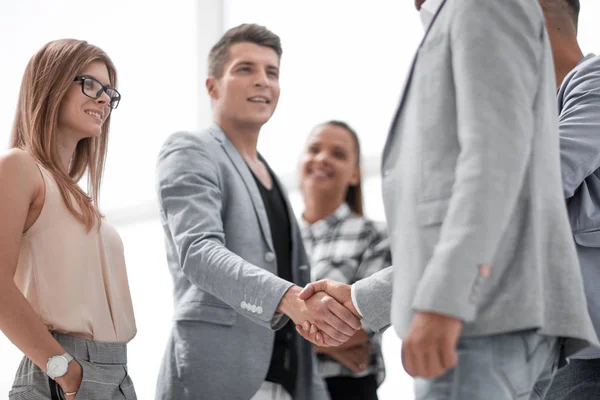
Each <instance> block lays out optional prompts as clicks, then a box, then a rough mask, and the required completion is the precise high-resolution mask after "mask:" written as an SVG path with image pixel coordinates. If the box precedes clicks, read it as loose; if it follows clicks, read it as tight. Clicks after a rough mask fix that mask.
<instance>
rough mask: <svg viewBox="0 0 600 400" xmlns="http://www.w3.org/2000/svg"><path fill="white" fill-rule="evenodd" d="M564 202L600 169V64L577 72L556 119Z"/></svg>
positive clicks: (570, 82) (593, 64)
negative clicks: (558, 133)
mask: <svg viewBox="0 0 600 400" xmlns="http://www.w3.org/2000/svg"><path fill="white" fill-rule="evenodd" d="M558 128H559V132H560V160H561V169H562V178H563V189H564V196H565V199H569V198H571V197H573V195H574V194H575V191H576V190H577V188H579V186H580V185H581V184H582V183H583V181H584V180H585V178H587V177H588V176H590V175H591V174H592V173H593V172H594V171H596V170H597V169H598V168H600V63H598V62H595V63H589V64H585V65H584V66H582V67H581V69H579V70H578V71H577V72H576V73H575V75H573V77H572V78H571V79H570V81H569V82H568V84H567V87H566V89H565V93H564V98H563V102H562V110H561V112H560V115H559V118H558Z"/></svg>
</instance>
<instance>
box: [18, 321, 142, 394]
mask: <svg viewBox="0 0 600 400" xmlns="http://www.w3.org/2000/svg"><path fill="white" fill-rule="evenodd" d="M52 335H53V336H54V337H55V338H56V340H58V342H59V343H60V344H61V345H62V346H63V347H64V348H65V350H66V351H67V352H68V353H69V354H71V355H72V356H73V357H74V358H75V360H77V362H79V364H80V365H81V368H82V370H83V379H82V381H81V386H80V388H79V390H78V391H77V395H76V396H75V400H137V396H136V394H135V389H134V388H133V382H132V381H131V378H130V377H129V375H128V374H127V345H126V344H125V343H109V342H94V341H91V340H86V339H83V338H78V337H74V336H69V335H63V334H60V333H56V332H53V333H52ZM8 398H9V400H46V399H48V400H60V399H63V396H62V391H61V390H60V387H59V386H58V385H57V384H56V383H55V382H54V381H52V380H51V379H50V378H48V376H47V375H46V374H45V373H44V372H43V371H42V370H41V369H40V368H38V367H37V366H36V365H35V364H34V363H33V362H31V360H29V359H28V358H27V357H23V360H22V361H21V365H20V366H19V369H18V370H17V374H16V376H15V381H14V383H13V387H12V390H11V391H10V392H9V394H8Z"/></svg>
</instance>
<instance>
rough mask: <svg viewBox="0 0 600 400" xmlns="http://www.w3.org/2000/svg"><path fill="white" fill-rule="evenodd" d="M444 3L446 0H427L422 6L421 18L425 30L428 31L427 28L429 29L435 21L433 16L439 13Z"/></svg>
mask: <svg viewBox="0 0 600 400" xmlns="http://www.w3.org/2000/svg"><path fill="white" fill-rule="evenodd" d="M443 2H444V0H425V3H423V5H421V10H420V11H419V17H420V18H421V23H422V24H423V29H424V30H427V28H429V24H430V23H431V21H432V20H433V16H434V15H435V13H436V12H437V11H438V9H439V8H440V6H441V5H442V3H443Z"/></svg>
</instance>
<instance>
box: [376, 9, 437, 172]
mask: <svg viewBox="0 0 600 400" xmlns="http://www.w3.org/2000/svg"><path fill="white" fill-rule="evenodd" d="M446 1H447V0H443V1H442V3H441V4H440V6H439V7H438V9H437V11H436V13H435V15H434V16H433V18H432V20H431V23H430V24H429V27H427V31H425V35H424V36H423V39H422V40H421V43H420V44H419V47H418V48H417V51H416V52H415V55H414V57H413V60H412V63H411V66H410V71H409V72H408V76H407V78H406V80H405V81H404V87H403V89H402V92H401V93H402V94H401V95H400V103H399V104H398V108H397V109H396V114H395V115H394V119H393V121H392V126H391V127H390V131H389V133H388V137H387V140H386V142H385V147H384V148H383V156H382V157H381V167H382V170H383V167H384V165H385V161H386V159H387V156H388V155H389V154H388V153H389V151H390V148H391V143H392V138H393V137H394V133H395V132H396V125H397V123H398V120H399V119H400V112H401V111H402V107H403V106H404V101H405V100H406V93H407V89H408V88H409V86H410V83H411V81H412V77H413V73H414V71H415V65H416V63H417V57H418V55H419V49H420V48H421V46H423V43H424V42H425V39H427V36H429V32H431V28H432V27H433V24H435V20H436V19H437V17H438V15H439V14H440V11H441V10H442V8H444V5H445V4H446Z"/></svg>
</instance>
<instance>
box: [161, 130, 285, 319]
mask: <svg viewBox="0 0 600 400" xmlns="http://www.w3.org/2000/svg"><path fill="white" fill-rule="evenodd" d="M157 190H158V200H159V203H160V208H161V212H162V213H163V215H164V218H165V219H166V223H167V224H168V228H169V231H170V233H171V235H172V238H173V241H174V243H175V245H176V251H177V256H178V258H179V266H180V268H181V271H182V272H183V274H184V275H185V276H186V278H187V279H189V280H190V282H192V283H193V284H194V285H196V286H197V287H199V288H200V289H202V290H204V291H206V292H208V293H210V294H211V295H213V296H215V297H217V298H218V299H219V300H221V301H223V302H224V303H226V304H228V305H229V306H231V307H232V308H233V309H234V310H236V311H237V312H238V313H240V314H242V315H244V316H245V317H247V318H249V319H251V320H252V321H254V322H256V323H257V324H259V325H263V326H265V327H268V328H271V329H278V328H280V327H282V326H283V325H284V324H285V323H286V322H287V321H288V318H287V317H286V316H284V317H283V318H274V317H275V312H276V308H277V306H278V305H279V302H280V301H281V298H282V297H283V295H284V294H285V292H286V291H287V290H288V289H289V288H290V287H291V286H292V283H290V282H287V281H285V280H283V279H281V278H279V277H278V276H276V275H274V274H272V273H270V272H268V271H266V270H264V269H262V268H260V267H257V266H255V265H253V264H251V263H249V262H247V261H246V260H244V259H242V258H241V257H239V256H238V255H236V254H235V253H233V252H231V251H230V250H229V249H227V248H226V247H225V241H226V234H225V232H224V230H223V221H222V219H221V210H222V208H223V202H222V186H221V182H220V180H219V173H218V171H217V166H216V163H215V162H213V161H212V159H211V156H210V154H209V151H208V150H207V149H206V148H205V147H204V146H203V145H202V142H201V141H200V139H199V138H197V137H195V136H194V135H192V134H188V133H177V134H174V135H172V136H171V137H170V138H169V139H168V140H167V141H166V142H165V144H164V145H163V147H162V149H161V151H160V153H159V157H158V164H157ZM246 302H249V303H252V304H258V305H260V307H261V308H262V310H261V311H262V313H258V312H256V313H253V312H250V311H249V310H247V309H246V308H245V307H243V306H242V305H243V304H245V303H246ZM278 315H279V314H278Z"/></svg>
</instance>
